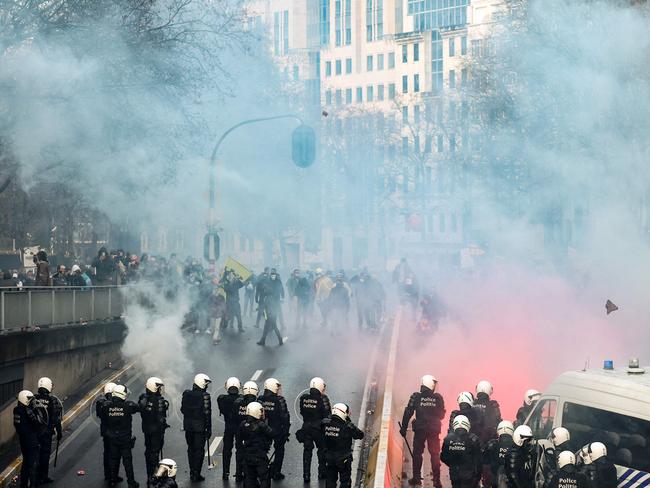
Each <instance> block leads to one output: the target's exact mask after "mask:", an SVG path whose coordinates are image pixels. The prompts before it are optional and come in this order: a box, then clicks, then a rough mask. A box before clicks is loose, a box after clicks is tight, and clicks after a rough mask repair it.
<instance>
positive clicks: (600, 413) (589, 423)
mask: <svg viewBox="0 0 650 488" xmlns="http://www.w3.org/2000/svg"><path fill="white" fill-rule="evenodd" d="M562 426H563V427H566V428H567V429H568V430H569V432H570V433H571V449H572V450H573V451H577V450H579V449H580V448H582V446H585V445H587V444H589V443H591V442H602V443H603V444H605V445H606V446H607V454H608V457H609V458H610V459H611V460H612V461H613V462H614V463H616V464H618V465H621V466H625V467H627V468H633V469H638V470H639V471H646V472H650V421H647V420H643V419H639V418H636V417H629V416H627V415H622V414H620V413H615V412H610V411H608V410H601V409H599V408H594V407H587V406H585V405H579V404H577V403H570V402H566V403H565V404H564V407H563V414H562Z"/></svg>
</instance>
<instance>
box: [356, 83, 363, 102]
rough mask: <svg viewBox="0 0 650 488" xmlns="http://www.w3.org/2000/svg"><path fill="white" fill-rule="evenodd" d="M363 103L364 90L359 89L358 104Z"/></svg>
mask: <svg viewBox="0 0 650 488" xmlns="http://www.w3.org/2000/svg"><path fill="white" fill-rule="evenodd" d="M361 102H363V88H361V87H360V86H358V87H357V103H361Z"/></svg>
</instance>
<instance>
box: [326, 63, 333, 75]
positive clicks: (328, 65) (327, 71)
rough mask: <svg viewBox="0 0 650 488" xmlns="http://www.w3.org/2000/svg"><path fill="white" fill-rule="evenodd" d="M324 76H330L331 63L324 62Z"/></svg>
mask: <svg viewBox="0 0 650 488" xmlns="http://www.w3.org/2000/svg"><path fill="white" fill-rule="evenodd" d="M325 76H332V62H331V61H325Z"/></svg>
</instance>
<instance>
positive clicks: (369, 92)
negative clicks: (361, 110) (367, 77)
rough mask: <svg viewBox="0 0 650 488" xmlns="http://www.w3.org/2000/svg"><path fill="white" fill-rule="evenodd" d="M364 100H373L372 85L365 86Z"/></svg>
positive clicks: (373, 91) (373, 90)
mask: <svg viewBox="0 0 650 488" xmlns="http://www.w3.org/2000/svg"><path fill="white" fill-rule="evenodd" d="M366 100H367V101H368V102H373V101H374V100H375V89H374V87H373V86H372V85H371V86H367V87H366Z"/></svg>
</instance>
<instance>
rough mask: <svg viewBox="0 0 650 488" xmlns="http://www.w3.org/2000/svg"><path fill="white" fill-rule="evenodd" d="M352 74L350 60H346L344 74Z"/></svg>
mask: <svg viewBox="0 0 650 488" xmlns="http://www.w3.org/2000/svg"><path fill="white" fill-rule="evenodd" d="M350 73H352V58H346V60H345V74H348V75H349V74H350Z"/></svg>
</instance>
